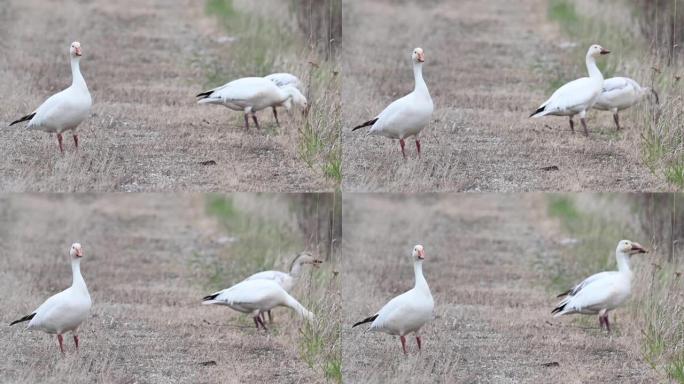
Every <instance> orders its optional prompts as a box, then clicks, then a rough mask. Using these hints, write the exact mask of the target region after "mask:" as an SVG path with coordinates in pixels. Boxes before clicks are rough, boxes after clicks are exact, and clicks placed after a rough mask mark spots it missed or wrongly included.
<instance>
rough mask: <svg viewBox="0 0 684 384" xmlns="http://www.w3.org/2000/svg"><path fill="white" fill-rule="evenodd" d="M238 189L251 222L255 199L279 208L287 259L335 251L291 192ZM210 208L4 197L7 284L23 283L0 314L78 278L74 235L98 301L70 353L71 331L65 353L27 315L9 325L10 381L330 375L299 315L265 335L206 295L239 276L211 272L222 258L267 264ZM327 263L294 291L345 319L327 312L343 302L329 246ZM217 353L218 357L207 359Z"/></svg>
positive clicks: (187, 200) (0, 234) (148, 200)
mask: <svg viewBox="0 0 684 384" xmlns="http://www.w3.org/2000/svg"><path fill="white" fill-rule="evenodd" d="M228 198H232V199H234V201H235V203H236V205H238V206H239V207H240V209H241V212H242V213H243V214H245V215H249V216H250V217H252V218H254V220H257V219H259V220H262V219H264V216H263V214H262V213H261V212H262V211H261V210H260V209H259V208H258V207H268V208H269V209H268V217H269V218H270V220H271V223H272V224H271V225H277V228H280V229H279V230H280V231H283V230H285V229H284V228H289V232H286V233H291V235H289V236H294V237H293V238H292V239H291V240H290V241H289V242H287V243H286V242H284V241H281V242H279V243H275V242H274V243H271V244H272V247H273V249H271V250H269V254H270V255H273V256H274V257H275V259H274V260H275V266H276V267H278V268H284V267H285V266H286V265H287V262H288V261H289V258H290V253H289V250H290V249H294V247H297V246H300V247H303V246H304V244H308V245H309V246H311V247H313V248H311V249H320V250H321V252H322V251H323V250H324V249H325V248H326V245H325V244H318V243H316V242H315V241H310V240H305V239H306V238H307V237H308V235H309V234H308V233H301V232H299V231H298V230H297V228H298V226H297V220H294V219H293V215H294V213H293V211H292V205H291V203H290V202H289V200H288V197H287V196H273V195H262V196H260V197H258V196H256V195H233V196H228ZM206 204H207V202H206V198H205V197H204V196H202V195H186V196H178V195H176V196H171V195H146V194H143V195H135V196H134V195H112V194H109V195H70V196H64V195H23V196H7V195H6V196H3V197H0V228H1V230H0V240H1V241H2V243H3V247H2V255H1V256H2V257H0V266H1V267H2V268H1V270H2V272H0V277H1V279H0V281H2V283H0V288H2V290H3V291H4V292H13V293H12V294H11V295H3V296H2V298H0V305H2V307H3V308H6V310H5V311H3V315H2V316H3V318H2V322H3V323H5V324H8V323H9V322H10V321H11V320H14V319H15V318H17V317H18V316H22V315H23V314H25V313H28V312H29V311H31V310H32V309H34V308H35V307H36V306H37V305H39V304H40V303H41V302H42V301H43V300H44V299H46V298H47V297H48V296H49V295H50V294H53V293H56V292H58V291H60V290H62V289H64V288H65V287H66V286H68V284H69V283H70V281H71V280H70V270H69V268H68V256H67V255H66V251H67V249H68V246H69V244H70V242H72V241H74V240H78V241H81V242H82V243H83V246H84V250H85V252H86V255H85V258H84V260H83V263H82V270H83V274H84V277H85V280H86V283H87V284H88V287H89V289H90V292H91V296H92V298H93V303H94V304H93V309H92V311H91V315H90V317H89V318H88V319H87V320H86V322H85V323H84V324H83V326H82V328H81V331H80V333H81V341H82V346H81V350H80V353H75V352H74V351H73V345H72V343H71V339H70V338H67V339H68V341H69V342H68V343H67V344H68V348H67V349H68V352H67V354H66V356H61V355H60V354H59V352H58V348H57V344H56V341H55V338H54V336H48V335H46V334H44V333H42V332H27V331H24V330H22V328H23V327H22V326H21V325H19V326H13V327H7V326H3V327H0V329H2V330H1V331H0V344H2V350H3V351H5V357H4V359H3V360H2V363H0V372H2V381H3V382H12V383H35V382H42V383H62V382H70V383H93V382H103V383H133V382H136V383H188V382H193V383H219V382H220V383H245V382H286V383H296V382H307V383H309V382H323V381H324V379H323V377H324V374H323V372H322V369H321V367H319V366H318V365H316V364H315V363H316V362H317V360H316V359H317V358H318V356H315V358H314V359H313V361H314V364H312V365H311V367H310V366H309V365H308V364H307V361H306V360H305V359H304V354H303V347H304V346H305V343H304V341H305V340H304V335H306V334H307V328H306V327H304V326H303V324H302V322H301V321H300V320H298V319H297V318H296V316H294V315H291V314H290V313H289V311H287V310H283V309H277V310H276V311H274V315H275V316H274V317H275V321H276V323H275V324H274V325H273V326H272V327H271V331H270V333H269V334H264V333H263V332H256V331H255V330H254V329H253V323H251V319H248V318H246V317H245V316H243V315H241V314H238V313H236V312H233V311H230V310H228V309H227V308H225V307H220V308H219V307H207V306H202V305H201V304H200V301H201V297H202V296H203V295H205V294H206V293H207V291H209V290H210V288H213V286H214V285H222V284H225V285H226V286H227V285H228V284H232V283H234V282H235V280H234V277H233V276H232V275H230V274H229V273H227V274H225V275H223V276H221V278H222V279H223V281H222V282H219V281H217V280H212V276H213V269H214V268H218V267H220V266H221V265H228V264H227V263H234V264H240V263H243V264H247V265H250V266H252V267H253V268H255V269H256V268H259V266H258V265H256V263H254V262H253V261H252V258H253V257H256V256H254V255H248V254H246V253H243V252H240V253H238V251H237V250H238V249H242V247H243V245H241V238H236V239H232V240H230V238H231V237H235V236H237V235H239V236H244V235H245V234H244V233H241V232H234V231H228V230H227V229H226V227H224V226H222V225H221V224H220V221H219V220H217V218H216V216H214V215H213V214H212V215H208V212H207V205H206ZM279 246H280V247H279ZM245 248H246V247H245ZM197 260H201V261H202V263H198V262H197ZM328 261H329V262H328V263H326V264H325V266H324V267H323V268H322V270H321V271H318V272H317V273H315V274H311V275H308V274H307V275H306V276H304V277H303V281H301V283H302V284H301V286H299V287H298V288H297V290H296V291H295V293H294V295H295V296H296V297H298V298H299V299H300V300H301V301H302V303H304V304H305V305H309V306H310V307H312V308H313V310H314V311H315V312H316V314H317V316H319V318H320V319H321V320H319V321H317V322H315V323H314V324H315V326H316V327H331V326H334V325H335V324H336V323H335V322H334V321H330V320H327V321H326V320H325V319H326V318H327V317H329V313H328V312H326V311H327V310H328V309H330V308H332V307H334V306H335V305H336V303H338V301H337V300H336V296H335V295H334V290H330V289H331V288H329V286H330V284H333V281H331V280H330V279H331V271H332V270H333V269H334V265H333V264H334V257H333V255H332V254H331V255H330V256H329V259H328ZM272 262H273V261H272ZM330 292H332V293H333V294H330ZM326 293H327V295H326ZM323 303H324V304H325V305H324V304H323ZM333 318H334V317H333ZM328 336H330V335H328ZM335 344H336V338H333V339H332V340H326V345H331V346H333V345H335ZM207 361H215V363H216V364H215V365H209V366H204V365H202V364H201V363H203V362H207Z"/></svg>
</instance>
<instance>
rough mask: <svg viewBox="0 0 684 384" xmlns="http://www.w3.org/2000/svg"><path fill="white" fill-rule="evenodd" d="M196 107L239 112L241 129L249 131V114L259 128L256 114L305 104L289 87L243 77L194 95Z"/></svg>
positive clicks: (260, 79)
mask: <svg viewBox="0 0 684 384" xmlns="http://www.w3.org/2000/svg"><path fill="white" fill-rule="evenodd" d="M197 97H198V98H199V100H198V101H197V103H198V104H218V105H223V106H225V107H227V108H229V109H232V110H234V111H243V112H244V114H245V127H246V128H249V115H251V116H252V119H253V120H254V124H255V125H256V126H257V128H258V127H259V122H258V120H257V118H256V112H258V111H260V110H262V109H265V108H269V107H276V106H284V107H285V108H286V109H288V110H289V109H290V108H291V106H292V102H295V103H298V104H299V103H302V98H303V99H304V101H303V103H304V104H306V99H305V98H304V96H303V95H302V94H301V92H299V90H297V88H295V87H293V86H289V85H286V86H284V87H278V86H277V85H276V84H275V83H274V82H272V81H270V80H268V79H265V78H263V77H244V78H241V79H237V80H233V81H231V82H229V83H227V84H225V85H223V86H221V87H218V88H214V89H212V90H209V91H206V92H202V93H200V94H198V95H197Z"/></svg>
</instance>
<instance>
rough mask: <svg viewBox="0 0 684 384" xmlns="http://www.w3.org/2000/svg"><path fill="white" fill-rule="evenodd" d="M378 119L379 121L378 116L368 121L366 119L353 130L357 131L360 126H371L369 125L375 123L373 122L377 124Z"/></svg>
mask: <svg viewBox="0 0 684 384" xmlns="http://www.w3.org/2000/svg"><path fill="white" fill-rule="evenodd" d="M376 121H378V118H377V117H376V118H375V119H373V120H368V121H366V122H365V123H363V124H361V125H357V126H356V127H354V128H352V132H354V131H356V130H357V129H359V128H363V127H367V126H369V125H373V124H375V122H376Z"/></svg>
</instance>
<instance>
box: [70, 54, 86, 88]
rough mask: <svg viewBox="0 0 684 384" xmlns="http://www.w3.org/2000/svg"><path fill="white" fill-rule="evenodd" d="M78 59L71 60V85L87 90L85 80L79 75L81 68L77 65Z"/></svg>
mask: <svg viewBox="0 0 684 384" xmlns="http://www.w3.org/2000/svg"><path fill="white" fill-rule="evenodd" d="M79 62H80V59H79V58H78V57H72V58H71V78H72V80H71V85H72V86H76V87H81V88H87V86H86V82H85V79H84V78H83V75H82V74H81V67H80V65H79Z"/></svg>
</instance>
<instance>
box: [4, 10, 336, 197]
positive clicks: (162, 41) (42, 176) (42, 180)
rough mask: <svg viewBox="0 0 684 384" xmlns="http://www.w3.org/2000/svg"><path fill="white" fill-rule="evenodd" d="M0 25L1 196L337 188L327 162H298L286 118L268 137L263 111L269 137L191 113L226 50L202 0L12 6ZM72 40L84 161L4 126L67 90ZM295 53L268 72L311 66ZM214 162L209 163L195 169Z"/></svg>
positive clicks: (226, 115)
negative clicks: (80, 88) (84, 94)
mask: <svg viewBox="0 0 684 384" xmlns="http://www.w3.org/2000/svg"><path fill="white" fill-rule="evenodd" d="M244 3H245V2H242V3H241V4H238V5H239V6H244ZM245 12H249V10H246V11H245ZM280 17H281V18H285V19H287V17H294V16H290V15H289V13H287V11H285V12H284V13H282V14H281V16H280ZM292 23H294V22H292ZM0 25H1V26H2V27H0V28H2V31H3V41H2V43H0V44H2V48H3V50H4V51H5V52H12V54H8V55H2V58H0V89H2V90H3V108H2V109H1V110H0V125H2V126H5V128H3V129H2V135H0V150H1V151H2V153H3V154H4V156H3V160H2V161H1V162H0V174H1V175H2V177H1V178H0V190H4V191H178V190H184V191H207V190H208V191H231V190H241V191H320V190H331V189H333V188H334V186H335V185H336V182H335V180H334V179H332V178H330V177H327V176H325V173H324V172H323V170H322V169H321V168H322V164H324V163H325V160H327V159H326V158H325V157H323V156H320V157H316V158H315V159H314V161H313V166H310V165H308V164H307V163H306V162H305V161H304V160H303V159H302V158H301V156H300V153H299V146H298V143H299V142H300V140H301V139H300V133H299V130H300V129H299V127H300V126H301V125H303V123H302V119H301V118H294V119H292V118H287V116H283V123H284V124H283V127H282V129H280V130H275V129H274V124H273V122H272V117H271V116H269V114H268V113H267V112H263V113H261V114H260V117H261V119H262V121H263V125H264V129H262V130H256V129H251V130H250V131H248V132H245V131H244V127H243V126H242V125H241V122H242V121H241V118H237V117H236V114H235V113H233V112H231V111H229V110H227V109H226V108H222V107H214V108H212V107H207V106H198V105H196V104H195V99H194V95H195V94H196V93H198V91H200V90H203V88H204V87H206V86H207V85H208V84H207V82H208V79H207V70H208V67H207V63H208V62H209V61H213V60H220V59H221V58H222V57H225V56H226V55H231V52H232V50H233V47H232V46H231V44H226V43H220V42H218V41H217V39H218V38H219V37H221V36H225V35H226V32H225V31H224V30H223V27H222V26H221V25H219V23H217V22H216V20H215V18H214V17H213V16H210V15H206V14H205V2H204V1H189V0H186V1H177V2H173V3H169V2H166V1H160V0H144V1H131V0H127V1H118V2H111V1H105V0H98V1H94V2H89V3H83V2H77V1H68V2H46V1H41V0H30V1H10V2H8V3H5V4H3V9H2V12H0ZM288 31H291V32H292V33H293V34H294V30H288ZM243 37H244V36H243ZM290 38H291V39H293V38H295V37H290ZM76 39H78V40H80V41H81V42H82V44H83V49H84V57H83V60H82V63H81V64H82V65H81V69H82V71H83V73H84V76H85V79H86V82H87V83H88V86H89V88H90V91H91V93H92V95H93V100H94V106H93V116H92V117H91V118H90V119H88V120H87V121H86V122H85V123H84V124H83V125H82V126H81V127H80V129H79V132H80V134H81V138H82V147H81V149H80V151H79V152H74V150H73V147H72V143H71V142H69V145H68V146H67V154H66V155H65V156H61V155H60V154H59V151H58V150H57V143H56V140H55V138H54V137H51V136H49V135H47V134H45V133H43V132H27V131H25V129H24V128H22V127H21V126H13V127H11V128H7V127H6V125H7V124H8V123H9V122H10V121H12V120H14V119H15V118H17V117H18V116H22V115H23V114H25V113H28V112H30V111H31V110H32V108H36V107H37V106H38V105H39V104H40V103H41V102H42V101H43V100H45V99H46V98H47V97H48V96H49V95H50V94H52V93H54V92H56V91H59V90H61V89H63V88H64V87H66V86H67V85H68V84H69V83H70V72H69V66H68V61H67V55H66V47H68V44H69V43H70V42H71V41H73V40H76ZM236 44H238V43H236ZM300 53H301V51H300V50H296V51H285V50H282V51H278V52H275V53H274V55H275V56H276V59H277V60H278V61H277V62H276V63H274V65H275V66H274V67H273V68H272V69H273V71H280V70H284V69H292V67H293V66H298V67H301V68H306V67H307V64H306V57H297V55H299V54H300ZM293 58H295V59H297V60H296V62H295V61H293V60H294V59H293ZM302 73H303V72H302ZM298 74H301V73H299V72H298ZM209 160H213V161H215V162H216V165H215V166H203V165H201V164H200V163H201V162H204V161H209Z"/></svg>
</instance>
